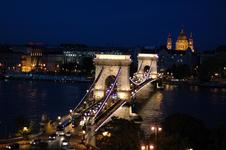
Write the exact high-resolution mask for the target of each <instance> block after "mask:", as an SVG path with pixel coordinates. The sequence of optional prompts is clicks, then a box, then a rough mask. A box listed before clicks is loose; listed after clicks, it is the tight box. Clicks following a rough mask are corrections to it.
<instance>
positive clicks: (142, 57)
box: [137, 53, 158, 79]
mask: <svg viewBox="0 0 226 150" xmlns="http://www.w3.org/2000/svg"><path fill="white" fill-rule="evenodd" d="M137 57H138V69H137V76H138V77H141V78H143V75H144V73H145V72H148V71H149V70H150V72H149V77H150V78H152V79H156V78H157V76H158V73H157V59H158V55H157V54H143V53H139V54H138V56H137Z"/></svg>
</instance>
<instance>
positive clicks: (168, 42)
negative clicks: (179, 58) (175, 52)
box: [167, 33, 173, 50]
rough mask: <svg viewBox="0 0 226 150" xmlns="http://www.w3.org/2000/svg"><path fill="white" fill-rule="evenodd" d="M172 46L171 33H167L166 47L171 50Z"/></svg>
mask: <svg viewBox="0 0 226 150" xmlns="http://www.w3.org/2000/svg"><path fill="white" fill-rule="evenodd" d="M172 48H173V42H172V37H171V34H170V33H169V35H168V39H167V49H168V50H172Z"/></svg>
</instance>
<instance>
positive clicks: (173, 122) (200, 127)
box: [159, 113, 209, 150]
mask: <svg viewBox="0 0 226 150" xmlns="http://www.w3.org/2000/svg"><path fill="white" fill-rule="evenodd" d="M162 128H163V131H164V132H163V134H161V136H160V139H159V149H160V150H180V149H188V148H189V147H190V148H191V147H192V148H193V149H206V147H207V143H208V135H209V131H208V129H207V128H206V126H205V125H204V124H203V122H202V121H200V120H198V119H196V118H193V117H191V116H189V115H186V114H181V113H177V114H174V115H172V116H169V117H168V118H166V119H165V120H164V122H163V123H162Z"/></svg>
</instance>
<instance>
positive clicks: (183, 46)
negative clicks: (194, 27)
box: [176, 30, 188, 51]
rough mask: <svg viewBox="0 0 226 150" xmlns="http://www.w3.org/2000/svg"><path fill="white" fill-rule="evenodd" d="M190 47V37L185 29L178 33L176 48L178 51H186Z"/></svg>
mask: <svg viewBox="0 0 226 150" xmlns="http://www.w3.org/2000/svg"><path fill="white" fill-rule="evenodd" d="M187 49H188V39H187V36H186V34H185V33H184V31H183V30H181V32H180V33H179V35H178V38H177V42H176V50H178V51H186V50H187Z"/></svg>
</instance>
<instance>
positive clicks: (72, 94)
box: [0, 80, 226, 137]
mask: <svg viewBox="0 0 226 150" xmlns="http://www.w3.org/2000/svg"><path fill="white" fill-rule="evenodd" d="M89 84H90V83H81V82H78V83H60V82H48V81H19V80H8V81H4V80H0V135H5V134H8V132H9V131H10V130H13V129H14V128H15V127H14V122H15V120H16V118H18V117H21V116H23V117H26V118H28V119H30V120H34V121H39V120H40V119H41V115H42V114H44V113H45V114H47V115H48V116H49V117H50V119H55V118H56V117H57V116H58V115H62V114H65V113H68V112H69V109H71V108H73V107H74V106H76V104H77V103H78V102H79V101H80V99H81V98H82V96H83V95H84V94H85V92H86V89H87V88H88V86H89ZM137 98H138V99H137V100H138V101H144V104H143V107H142V109H141V110H140V111H139V114H140V115H141V116H142V118H143V119H144V122H143V126H146V127H147V126H149V125H150V124H152V123H153V122H156V121H157V122H158V121H161V120H162V119H163V118H164V117H167V116H168V115H170V114H172V113H175V112H181V113H187V114H190V115H192V116H194V117H196V118H199V119H201V120H203V121H204V122H205V123H206V124H207V125H209V126H215V125H218V124H220V123H222V122H226V89H214V88H213V89H210V88H199V87H197V86H174V85H166V88H165V90H163V91H157V92H154V93H151V92H150V90H149V88H146V89H144V91H143V92H142V94H139V95H138V96H137ZM0 137H1V136H0Z"/></svg>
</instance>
